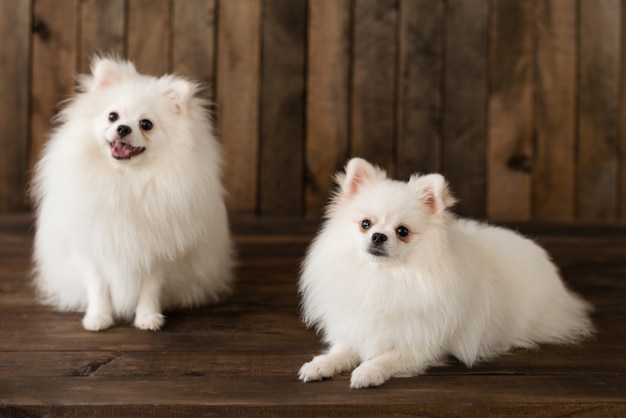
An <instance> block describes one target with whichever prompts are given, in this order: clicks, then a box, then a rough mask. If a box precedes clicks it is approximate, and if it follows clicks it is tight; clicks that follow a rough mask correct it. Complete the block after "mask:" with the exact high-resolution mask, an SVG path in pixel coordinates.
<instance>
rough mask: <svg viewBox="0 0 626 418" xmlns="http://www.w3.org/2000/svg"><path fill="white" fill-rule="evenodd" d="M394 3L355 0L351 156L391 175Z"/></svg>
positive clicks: (393, 164)
mask: <svg viewBox="0 0 626 418" xmlns="http://www.w3.org/2000/svg"><path fill="white" fill-rule="evenodd" d="M397 14H398V10H397V2H396V0H355V1H354V27H353V39H352V42H353V46H352V48H353V52H352V57H353V61H352V94H351V115H350V119H351V120H350V129H351V135H352V138H351V141H352V142H351V154H352V155H353V156H356V157H361V158H365V159H366V160H369V161H370V162H371V163H373V164H377V165H379V166H380V167H382V168H384V169H387V170H389V171H390V172H391V173H393V169H394V167H395V161H394V159H395V158H394V157H395V156H394V142H395V139H394V136H395V126H394V125H395V124H394V119H395V118H394V114H395V113H394V105H395V74H396V24H397Z"/></svg>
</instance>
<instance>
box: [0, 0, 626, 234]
mask: <svg viewBox="0 0 626 418" xmlns="http://www.w3.org/2000/svg"><path fill="white" fill-rule="evenodd" d="M0 35H2V42H3V48H2V49H1V50H0V109H1V110H2V115H3V117H2V118H0V132H1V133H2V135H0V212H6V211H19V210H24V209H28V202H27V199H26V192H25V190H26V184H27V181H28V175H29V174H28V172H29V169H30V168H31V167H32V165H33V163H34V161H36V159H37V158H38V156H39V153H40V151H41V147H42V145H43V144H44V143H45V141H46V133H47V132H48V131H49V129H50V125H51V124H50V119H51V117H52V116H53V114H54V113H55V112H56V111H57V110H58V107H57V103H58V101H59V100H61V99H63V98H66V97H67V96H68V95H69V94H70V93H71V91H72V86H73V77H74V75H75V73H76V72H83V71H87V70H88V67H89V57H90V56H91V55H92V54H93V53H94V52H95V51H104V52H113V53H116V54H119V55H121V56H125V57H129V58H130V59H132V60H134V61H135V63H136V65H137V67H138V68H139V70H141V71H144V72H147V73H152V74H157V75H160V74H162V73H165V72H178V73H181V74H183V75H185V76H188V77H191V78H194V79H198V80H200V81H203V82H204V83H205V84H206V85H207V86H208V88H207V91H206V92H205V93H204V94H205V95H206V97H208V98H210V99H212V100H213V102H214V103H215V105H214V107H213V108H212V109H211V110H212V111H213V112H214V115H215V119H216V127H217V129H216V130H217V133H218V135H219V138H220V140H221V142H222V143H223V146H224V149H225V154H226V160H227V161H226V168H225V179H224V181H225V185H226V188H227V189H228V192H229V198H228V206H229V208H230V210H231V211H232V212H237V213H251V214H257V215H270V216H271V215H292V216H305V217H309V218H316V217H319V216H320V214H321V213H322V211H323V207H324V205H325V203H326V201H327V199H328V192H329V190H330V189H331V188H332V187H333V184H332V180H331V177H332V174H333V173H334V172H335V171H336V170H337V169H340V168H341V167H342V166H343V164H344V163H345V161H346V159H347V158H349V157H350V156H352V155H358V156H362V157H365V158H367V159H369V160H371V161H373V162H375V163H377V164H379V165H380V166H382V167H384V168H386V169H387V170H388V171H389V173H391V174H392V175H394V176H398V177H400V178H407V177H408V176H409V175H410V174H411V173H413V172H434V171H437V172H441V173H443V174H444V175H445V176H447V178H448V179H449V181H450V183H451V187H452V189H453V191H454V192H455V194H456V195H457V197H459V199H460V202H459V204H458V206H457V211H458V212H459V213H461V214H464V215H470V216H473V217H478V218H489V219H492V220H495V221H528V220H538V221H581V222H608V223H616V222H625V221H626V83H625V82H624V81H625V76H626V42H625V39H626V36H625V35H626V0H577V1H573V0H529V1H506V0H24V1H19V2H16V1H14V0H0Z"/></svg>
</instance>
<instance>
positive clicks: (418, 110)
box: [396, 0, 445, 179]
mask: <svg viewBox="0 0 626 418" xmlns="http://www.w3.org/2000/svg"><path fill="white" fill-rule="evenodd" d="M444 11H445V3H444V2H443V1H432V0H417V1H415V0H402V1H400V3H399V39H398V50H399V51H398V54H399V68H398V81H397V82H398V87H397V91H398V93H397V95H398V105H397V116H396V120H397V123H396V126H397V141H398V142H397V146H396V166H397V167H396V173H397V176H398V177H399V178H401V179H406V178H408V177H409V176H410V175H411V174H413V173H416V172H420V173H432V172H436V171H440V169H441V118H442V104H443V103H442V98H443V76H442V74H443V39H444V32H443V28H444V22H445V20H444V18H445V15H444Z"/></svg>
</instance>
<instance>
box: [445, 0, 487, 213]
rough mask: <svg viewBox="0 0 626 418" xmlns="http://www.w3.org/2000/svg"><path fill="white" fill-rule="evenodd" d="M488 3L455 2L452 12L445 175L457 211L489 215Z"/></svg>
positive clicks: (450, 3) (448, 33)
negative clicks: (454, 198)
mask: <svg viewBox="0 0 626 418" xmlns="http://www.w3.org/2000/svg"><path fill="white" fill-rule="evenodd" d="M487 16H488V1H487V0H476V1H472V2H468V1H465V0H450V1H448V4H447V9H446V50H445V62H446V64H445V75H444V77H445V95H444V111H443V112H444V114H443V172H444V174H445V175H446V177H447V179H448V181H449V183H450V186H451V188H452V192H453V193H454V194H455V195H456V197H457V198H458V199H459V202H458V203H457V205H456V211H457V212H459V213H461V214H464V215H468V216H475V217H483V216H484V215H485V213H486V208H485V202H486V189H487V183H486V175H487V171H486V170H487V169H486V135H487V68H488V60H487V56H488V52H487V51H488V48H487V38H488V30H487V20H488V19H487Z"/></svg>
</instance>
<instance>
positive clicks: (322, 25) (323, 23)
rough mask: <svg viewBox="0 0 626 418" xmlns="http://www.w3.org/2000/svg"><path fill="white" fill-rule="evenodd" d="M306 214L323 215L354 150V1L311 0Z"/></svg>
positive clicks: (311, 216) (314, 216) (313, 216)
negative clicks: (335, 175)
mask: <svg viewBox="0 0 626 418" xmlns="http://www.w3.org/2000/svg"><path fill="white" fill-rule="evenodd" d="M307 66H308V67H307V70H308V71H307V89H306V91H307V106H306V164H307V183H306V214H307V216H308V217H309V218H316V217H319V216H320V215H321V214H322V212H323V208H324V206H325V205H326V202H327V200H328V196H329V191H330V189H332V187H333V184H332V175H333V173H334V172H335V171H337V170H338V169H340V168H342V167H343V165H344V163H345V160H346V157H347V154H348V102H349V93H348V85H349V72H350V0H315V1H309V32H308V62H307Z"/></svg>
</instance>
